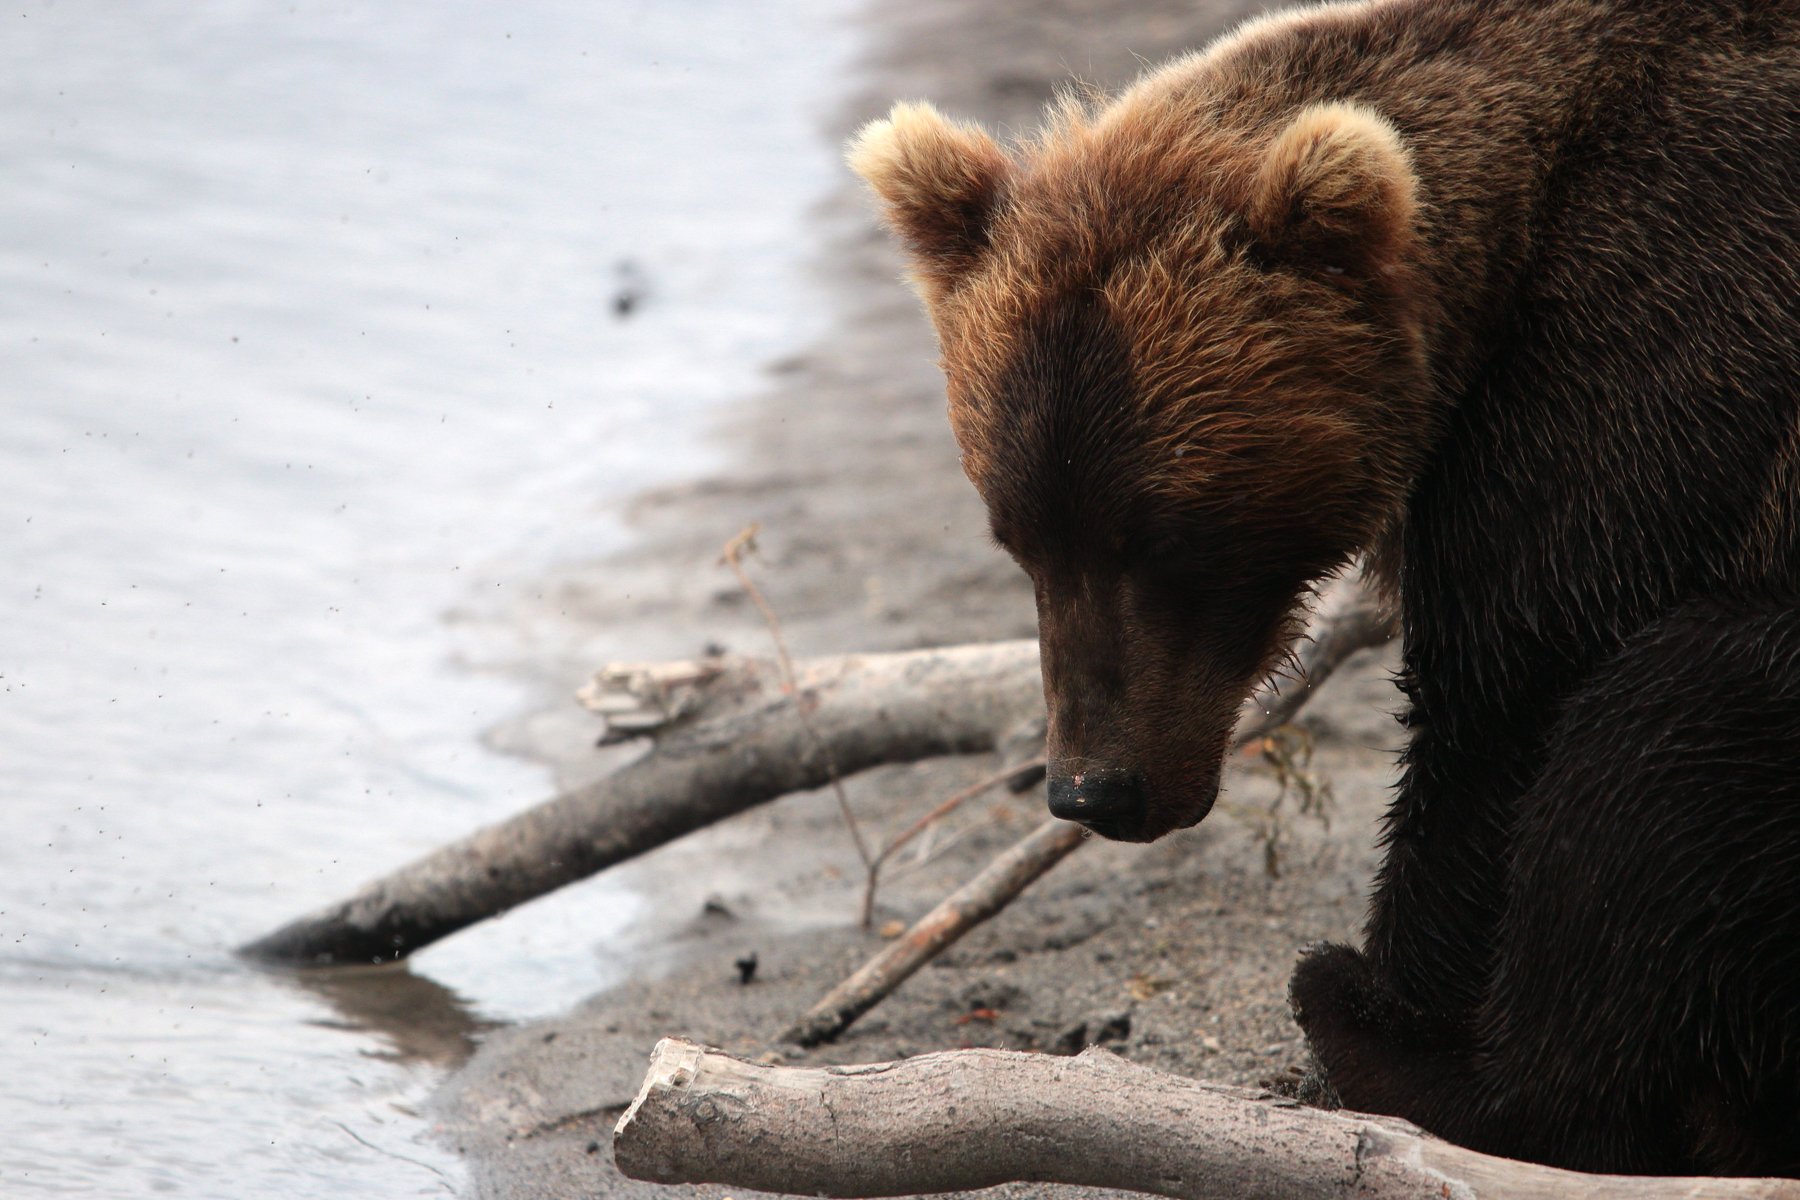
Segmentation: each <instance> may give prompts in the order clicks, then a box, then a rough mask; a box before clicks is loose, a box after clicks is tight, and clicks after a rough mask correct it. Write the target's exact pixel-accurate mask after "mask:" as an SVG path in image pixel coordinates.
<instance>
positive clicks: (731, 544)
mask: <svg viewBox="0 0 1800 1200" xmlns="http://www.w3.org/2000/svg"><path fill="white" fill-rule="evenodd" d="M761 529H762V526H761V525H758V524H756V523H755V522H752V523H751V524H749V525H746V526H745V527H744V528H743V529H741V530H739V531H738V534H737V536H736V537H734V538H732V539H731V540H730V541H728V542H726V543H725V549H724V551H723V552H722V553H721V554H720V556H719V562H720V563H721V564H723V565H725V566H728V567H730V568H731V573H732V574H733V575H735V576H737V581H738V586H739V587H741V588H743V589H744V593H745V594H746V595H748V596H749V597H750V602H751V603H752V604H754V605H756V611H757V612H759V613H761V614H762V619H763V623H764V624H766V625H767V626H768V627H769V637H770V638H771V639H773V641H774V642H775V655H776V659H777V661H779V662H780V663H781V675H782V681H783V686H785V687H786V688H787V689H788V690H789V691H792V690H794V688H795V687H796V684H795V682H794V660H793V659H792V658H791V657H790V656H789V655H788V648H787V638H786V637H785V636H783V634H782V632H781V618H780V617H778V616H776V615H775V607H774V605H772V604H770V603H769V600H768V597H766V596H764V595H763V594H762V589H761V588H759V587H757V586H756V582H755V581H754V580H752V579H751V578H750V572H748V571H746V570H745V569H744V555H746V554H754V553H755V552H756V535H757V533H758V532H760V531H761ZM800 720H801V723H802V724H804V725H806V726H807V728H808V729H809V730H811V728H812V723H811V721H810V720H808V718H807V714H806V709H805V708H804V707H802V708H801V709H800ZM812 733H813V744H814V745H815V746H816V748H817V749H818V751H819V753H820V755H822V756H823V757H824V759H825V768H826V770H828V771H829V772H830V773H831V791H832V794H833V795H834V796H836V797H837V804H838V812H839V813H840V814H841V815H842V816H843V818H844V826H845V828H847V829H849V830H850V841H851V842H852V843H853V844H854V845H855V846H856V854H857V857H859V858H861V859H862V864H863V870H864V871H866V872H867V873H868V876H869V887H870V888H871V889H873V887H874V886H875V860H874V859H873V858H871V857H870V856H869V845H868V843H867V842H866V841H864V840H863V835H862V827H861V826H859V825H858V824H857V823H856V814H855V813H853V812H851V811H850V797H848V796H846V795H845V794H844V781H843V779H842V778H840V777H839V775H838V770H837V764H836V763H835V762H834V761H833V760H832V757H831V747H829V746H827V745H826V744H825V743H824V741H823V739H821V738H820V737H819V736H818V731H817V730H812ZM862 922H863V928H864V929H867V928H868V927H869V910H868V908H867V907H866V906H865V907H864V909H863V918H862Z"/></svg>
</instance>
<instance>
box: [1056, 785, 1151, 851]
mask: <svg viewBox="0 0 1800 1200" xmlns="http://www.w3.org/2000/svg"><path fill="white" fill-rule="evenodd" d="M1050 815H1051V816H1053V817H1060V818H1061V819H1063V820H1065V821H1074V822H1076V823H1077V824H1079V825H1085V826H1087V827H1088V828H1089V829H1091V830H1093V831H1094V832H1095V833H1097V834H1099V835H1100V836H1101V837H1106V838H1118V837H1128V836H1130V834H1131V831H1132V830H1134V829H1136V828H1137V827H1138V826H1139V825H1141V824H1142V823H1143V820H1144V781H1143V780H1142V779H1141V778H1140V777H1139V776H1137V775H1135V774H1131V773H1129V772H1126V771H1086V772H1079V773H1077V774H1074V775H1062V774H1052V775H1051V776H1050Z"/></svg>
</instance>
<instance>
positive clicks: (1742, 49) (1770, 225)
mask: <svg viewBox="0 0 1800 1200" xmlns="http://www.w3.org/2000/svg"><path fill="white" fill-rule="evenodd" d="M1797 102H1800V4H1797V3H1795V0H1768V2H1761V3H1758V2H1753V0H1743V2H1739V3H1727V2H1722V0H1721V2H1711V3H1705V2H1692V0H1683V2H1677V0H1644V2H1638V3H1627V2H1625V0H1611V2H1606V0H1546V2H1543V3H1524V2H1518V3H1507V2H1502V0H1436V2H1429V0H1363V2H1360V3H1348V4H1341V5H1335V6H1324V7H1319V8H1314V9H1308V10H1304V11H1302V12H1299V13H1296V14H1283V15H1279V16H1276V17H1272V18H1268V19H1265V20H1262V21H1258V22H1253V23H1252V24H1251V25H1249V26H1247V27H1245V28H1244V29H1243V30H1241V31H1240V32H1239V33H1238V34H1236V35H1234V36H1232V37H1230V38H1227V39H1225V40H1224V41H1222V42H1220V43H1218V44H1216V45H1214V46H1213V47H1211V48H1209V49H1207V50H1205V51H1203V52H1200V53H1197V54H1194V55H1191V56H1189V57H1187V58H1184V59H1182V60H1179V61H1177V62H1175V63H1172V64H1170V65H1168V66H1166V67H1164V68H1162V69H1160V70H1158V71H1155V72H1153V73H1151V74H1149V75H1147V76H1146V77H1145V78H1144V79H1143V80H1142V81H1140V82H1139V83H1138V84H1136V85H1135V86H1133V87H1132V88H1130V89H1128V90H1127V91H1125V92H1124V93H1122V94H1121V95H1119V96H1117V97H1115V98H1113V99H1111V100H1109V101H1082V100H1078V99H1069V100H1065V101H1063V102H1062V103H1060V104H1059V105H1058V106H1057V108H1056V109H1055V110H1054V111H1053V112H1052V114H1051V116H1050V119H1049V121H1048V123H1047V125H1046V127H1045V129H1044V130H1043V132H1042V133H1040V134H1039V135H1037V136H1036V137H1035V138H1033V139H1030V140H1027V141H1024V142H1022V143H1020V144H1018V145H1016V146H1012V147H1002V146H1001V145H999V144H998V143H997V142H995V141H994V140H993V139H992V138H990V137H989V136H988V135H987V134H985V133H984V132H982V131H981V130H979V129H976V128H974V127H971V126H965V125H958V124H955V123H952V122H949V121H947V120H946V119H945V118H943V117H941V116H939V115H938V114H936V113H935V112H934V111H933V110H931V109H929V108H928V107H925V106H902V107H901V108H899V109H896V111H895V113H894V115H893V116H892V117H891V118H890V119H889V121H887V122H877V123H875V124H874V125H872V126H871V127H869V129H867V130H865V132H864V133H863V135H862V136H861V138H860V140H859V142H858V144H857V145H856V147H855V148H854V149H853V153H852V159H853V163H854V165H855V166H856V167H857V169H858V170H859V171H860V172H861V173H862V174H863V175H864V176H865V178H867V179H868V180H869V182H870V183H871V185H872V186H873V187H874V189H875V191H876V192H877V194H878V195H879V196H880V197H881V199H882V201H883V203H884V207H885V210H886V214H887V217H888V220H889V222H890V224H891V225H892V226H893V228H894V229H895V230H896V231H897V232H898V233H899V235H900V236H901V238H902V239H903V240H904V241H905V243H906V244H907V246H908V249H909V251H910V259H911V263H912V268H913V273H914V279H915V282H916V284H917V286H918V287H919V290H920V293H921V295H922V296H923V297H924V299H925V301H926V306H927V309H928V311H929V313H930V315H931V318H932V320H933V322H934V323H935V325H936V328H937V331H938V335H939V339H940V343H941V346H942V350H943V364H944V369H945V373H946V376H947V381H948V387H949V398H950V419H951V423H952V426H953V428H954V429H955V432H956V435H957V439H958V442H959V444H960V445H961V447H962V450H963V455H964V469H965V471H966V472H967V473H968V475H969V477H970V479H971V480H972V481H973V482H974V484H975V486H976V487H977V489H978V490H979V491H980V492H981V494H982V496H983V498H984V500H985V501H986V503H987V507H988V511H989V515H990V519H991V523H992V526H993V532H994V535H995V537H996V539H997V540H999V541H1000V542H1001V544H1002V545H1004V546H1006V547H1007V548H1008V549H1009V550H1010V551H1011V552H1012V553H1013V554H1014V556H1015V557H1016V558H1017V559H1018V560H1019V561H1020V563H1021V565H1022V566H1023V567H1024V568H1025V569H1026V571H1027V572H1028V573H1029V574H1030V575H1031V577H1032V579H1033V581H1034V583H1035V585H1036V589H1037V596H1038V609H1039V626H1040V635H1041V640H1042V645H1043V655H1044V668H1045V687H1046V695H1047V698H1048V701H1049V705H1050V713H1051V735H1050V740H1051V747H1050V749H1051V757H1052V786H1053V796H1054V794H1055V788H1056V787H1057V786H1058V783H1059V781H1060V786H1062V787H1063V788H1064V790H1065V793H1068V794H1076V795H1079V794H1080V792H1081V790H1082V789H1083V788H1092V789H1095V794H1096V796H1098V795H1099V794H1100V793H1099V789H1101V788H1104V787H1108V786H1111V785H1113V784H1117V783H1118V782H1119V781H1129V782H1130V783H1131V784H1132V786H1133V787H1136V786H1138V785H1140V784H1141V789H1142V793H1143V806H1142V811H1141V813H1138V814H1136V815H1134V816H1133V817H1132V818H1131V819H1129V820H1125V819H1121V820H1119V821H1115V822H1113V823H1110V824H1108V825H1106V826H1104V831H1105V832H1107V833H1108V834H1109V835H1111V836H1118V837H1125V838H1131V839H1138V840H1142V839H1148V838H1153V837H1156V836H1160V835H1161V834H1162V833H1165V832H1167V831H1168V830H1169V829H1171V828H1174V827H1176V826H1179V825H1182V824H1190V823H1192V822H1193V821H1194V820H1198V819H1199V818H1200V817H1201V816H1203V815H1205V813H1206V811H1207V810H1208V808H1209V807H1210V805H1211V803H1212V799H1213V796H1214V794H1215V792H1216V788H1217V781H1218V773H1219V765H1220V760H1221V757H1222V754H1223V749H1224V746H1225V744H1226V741H1227V739H1228V737H1229V734H1230V726H1231V722H1232V720H1233V717H1234V714H1235V712H1236V709H1237V704H1238V702H1239V700H1240V699H1241V697H1242V696H1243V695H1244V694H1245V693H1246V691H1247V690H1248V689H1249V688H1250V687H1251V686H1252V685H1253V684H1254V682H1255V681H1256V679H1257V678H1258V677H1259V676H1260V675H1261V674H1263V673H1265V672H1267V671H1268V670H1270V669H1271V668H1272V667H1273V666H1274V665H1275V664H1276V662H1277V661H1278V659H1279V657H1280V656H1281V654H1282V653H1283V652H1284V650H1285V648H1286V646H1287V645H1288V643H1289V642H1290V641H1291V639H1292V637H1293V617H1292V614H1293V613H1294V611H1295V606H1296V604H1297V602H1298V601H1299V600H1300V599H1301V598H1302V597H1303V596H1304V595H1305V593H1306V591H1307V589H1308V587H1309V586H1310V585H1312V584H1313V583H1314V582H1316V581H1317V580H1318V579H1319V578H1321V577H1322V576H1323V575H1325V574H1327V573H1328V572H1330V571H1332V570H1334V569H1337V568H1339V567H1341V566H1343V565H1344V564H1346V563H1347V562H1349V561H1350V560H1351V559H1352V558H1354V557H1355V556H1357V555H1358V554H1368V555H1371V556H1372V558H1373V562H1374V565H1375V569H1376V572H1377V574H1378V576H1379V577H1380V579H1381V581H1382V582H1383V584H1384V585H1385V586H1386V587H1387V588H1388V589H1390V590H1391V592H1392V593H1393V594H1394V595H1395V596H1396V597H1397V598H1398V600H1399V602H1400V604H1401V611H1402V617H1403V623H1404V629H1405V642H1406V650H1405V670H1404V673H1403V675H1402V679H1401V683H1402V686H1403V688H1404V689H1405V691H1406V693H1407V696H1408V699H1409V710H1408V716H1407V720H1408V722H1409V724H1410V725H1411V726H1412V727H1413V730H1414V733H1413V740H1412V744H1411V748H1410V749H1409V751H1408V754H1407V774H1406V777H1405V779H1404V781H1403V783H1402V785H1401V788H1400V792H1399V795H1398V797H1397V799H1396V801H1395V804H1394V807H1393V810H1392V812H1391V813H1390V815H1389V818H1388V824H1387V829H1386V832H1385V839H1386V844H1387V848H1388V852H1387V859H1386V862H1385V863H1384V866H1383V868H1382V872H1381V875H1380V877H1379V878H1378V879H1377V883H1376V889H1375V894H1374V897H1373V900H1372V904H1371V916H1370V920H1369V926H1368V932H1367V937H1366V943H1365V946H1364V948H1363V949H1362V950H1351V949H1348V948H1345V947H1332V948H1326V949H1324V950H1322V951H1320V952H1318V953H1316V954H1313V955H1312V956H1310V957H1309V958H1307V959H1306V960H1304V961H1303V963H1302V966H1301V969H1300V971H1299V972H1298V973H1297V975H1296V979H1295V984H1294V1000H1295V1006H1296V1015H1297V1016H1298V1017H1299V1018H1300V1020H1301V1022H1302V1024H1303V1026H1304V1027H1305V1028H1306V1029H1307V1032H1308V1035H1309V1038H1310V1040H1311V1041H1312V1044H1313V1045H1314V1047H1315V1049H1316V1050H1317V1052H1318V1054H1319V1056H1320V1058H1321V1060H1322V1061H1323V1062H1324V1064H1325V1067H1326V1068H1327V1070H1328V1072H1329V1073H1330V1075H1331V1077H1332V1080H1333V1082H1334V1083H1336V1084H1337V1086H1338V1087H1339V1088H1340V1090H1341V1091H1342V1092H1343V1094H1344V1096H1345V1099H1346V1100H1347V1101H1348V1102H1349V1103H1351V1104H1352V1105H1354V1106H1362V1107H1371V1108H1378V1109H1381V1110H1383V1111H1391V1112H1397V1113H1400V1114H1402V1115H1405V1116H1408V1117H1411V1118H1412V1119H1414V1120H1417V1121H1419V1122H1420V1123H1421V1124H1424V1125H1425V1126H1426V1127H1427V1128H1431V1129H1434V1130H1436V1131H1437V1132H1440V1133H1443V1134H1445V1135H1446V1136H1450V1137H1455V1138H1458V1139H1460V1140H1464V1141H1468V1142H1471V1143H1473V1144H1477V1145H1481V1146H1484V1147H1486V1148H1489V1149H1493V1150H1497V1151H1499V1152H1502V1153H1511V1154H1516V1155H1519V1156H1523V1157H1534V1158H1540V1159H1544V1160H1546V1161H1554V1162H1561V1163H1566V1164H1569V1165H1574V1166H1584V1167H1590V1168H1595V1169H1608V1170H1641V1171H1678V1170H1710V1171H1719V1172H1746V1171H1748V1172H1757V1171H1769V1172H1785V1171H1800V1118H1797V1117H1795V1116H1794V1115H1793V1114H1794V1113H1795V1112H1796V1111H1800V948H1797V947H1800V915H1796V914H1800V883H1796V882H1794V881H1796V880H1800V782H1796V781H1797V780H1800V749H1792V750H1782V749H1781V747H1782V746H1790V747H1800V687H1797V686H1796V681H1795V675H1796V674H1800V668H1796V667H1795V666H1794V664H1795V663H1797V662H1800V618H1797V617H1795V616H1793V615H1792V614H1793V613H1794V612H1795V611H1796V610H1797V609H1800V604H1797V603H1796V599H1797V598H1800V468H1797V467H1796V463H1797V462H1800V450H1797V449H1796V447H1800V388H1797V386H1796V383H1795V380H1796V378H1800V277H1797V275H1796V261H1797V259H1800V253H1797V249H1800V247H1797V244H1796V243H1797V241H1800V217H1797V215H1796V208H1795V203H1796V202H1795V197H1796V195H1800V114H1797V110H1796V105H1797ZM1708 663H1714V664H1717V665H1716V666H1708V665H1707V664H1708ZM1696 664H1698V665H1696ZM1659 678H1666V679H1668V680H1670V681H1671V682H1670V683H1669V684H1668V685H1667V690H1666V691H1664V692H1658V691H1656V686H1655V684H1654V682H1653V681H1654V680H1656V679H1659ZM1647 689H1648V690H1647ZM1659 705H1660V707H1659ZM1565 706H1568V707H1567V708H1566V711H1567V712H1568V713H1569V714H1570V715H1569V716H1567V717H1564V716H1563V714H1564V712H1565ZM1577 707H1579V709H1580V711H1579V712H1577V711H1576V708H1577ZM1695 710H1699V711H1703V712H1705V713H1706V714H1708V717H1709V720H1710V721H1711V724H1708V725H1707V726H1706V728H1707V729H1708V730H1710V731H1711V732H1710V733H1709V734H1708V735H1706V736H1708V737H1710V738H1712V740H1711V741H1705V740H1704V739H1702V740H1699V741H1696V740H1694V739H1695V738H1699V737H1700V735H1698V734H1690V733H1688V732H1687V731H1686V730H1685V729H1683V728H1682V727H1681V726H1680V724H1679V717H1678V715H1677V714H1681V713H1688V712H1692V711H1695ZM1727 717H1729V718H1730V719H1726V718H1727ZM1578 718H1579V719H1578ZM1577 729H1579V730H1580V731H1581V732H1580V736H1579V737H1576V736H1575V734H1574V732H1573V731H1575V730H1577ZM1752 729H1754V731H1755V733H1754V736H1752V734H1751V732H1750V731H1751V730H1752ZM1659 739H1660V740H1659ZM1758 739H1761V740H1758ZM1665 743H1666V745H1665ZM1683 754H1686V755H1687V756H1688V757H1687V758H1683ZM1784 755H1785V757H1783V756H1784ZM1689 761H1693V762H1704V763H1706V764H1708V765H1709V767H1708V774H1707V775H1706V776H1705V779H1706V783H1705V785H1704V786H1700V787H1698V788H1697V787H1696V784H1695V781H1694V779H1693V778H1692V777H1691V775H1690V774H1689V773H1688V772H1687V770H1686V768H1685V766H1684V764H1685V763H1687V762H1689ZM1733 763H1743V764H1746V765H1745V766H1744V767H1743V769H1742V770H1741V771H1740V772H1739V773H1738V774H1735V775H1734V774H1732V770H1733V768H1732V764H1733ZM1678 780H1679V782H1677V781H1678ZM1751 780H1754V781H1755V782H1754V786H1752V784H1751V782H1749V781H1751ZM1783 781H1786V782H1783ZM1732 797H1735V799H1731V798H1732ZM1759 806H1760V807H1759ZM1764 808H1766V809H1767V811H1766V812H1765V811H1764ZM1752 810H1755V811H1757V812H1758V813H1760V814H1761V815H1759V816H1758V817H1757V818H1756V820H1755V822H1752V821H1751V819H1750V818H1749V817H1747V816H1746V817H1735V816H1734V814H1735V813H1748V812H1750V811H1752ZM1696 813H1700V814H1703V815H1704V816H1705V819H1704V820H1700V821H1696V820H1695V814H1696ZM1577 828H1579V829H1582V830H1584V831H1585V833H1584V839H1585V840H1582V841H1580V842H1579V843H1577V842H1573V841H1571V840H1570V837H1569V836H1568V835H1567V834H1566V831H1567V830H1570V829H1577ZM1627 846H1629V847H1630V851H1629V853H1627V851H1626V850H1625V847H1627ZM1570 855H1574V857H1573V858H1570ZM1734 858H1736V859H1739V860H1743V859H1745V858H1752V859H1755V861H1756V862H1757V863H1758V864H1759V866H1758V867H1757V868H1756V870H1755V871H1753V872H1752V873H1751V876H1750V877H1749V878H1748V879H1741V878H1738V877H1736V876H1734V877H1733V878H1732V880H1731V886H1730V888H1726V887H1725V886H1724V884H1723V883H1722V881H1721V878H1720V877H1719V876H1718V875H1716V874H1710V875H1709V874H1708V871H1714V872H1717V871H1723V870H1725V869H1726V868H1725V867H1723V866H1720V865H1719V864H1723V863H1728V862H1730V861H1732V860H1733V859H1734ZM1551 864H1558V865H1556V866H1555V867H1554V869H1553V868H1552V866H1551ZM1696 864H1702V865H1701V866H1696ZM1708 864H1710V865H1708ZM1559 881H1566V883H1565V882H1559ZM1527 883H1529V886H1527ZM1740 891H1741V892H1742V895H1741V897H1740V903H1739V904H1738V905H1737V906H1736V907H1733V906H1731V905H1725V904H1724V902H1723V901H1722V900H1721V897H1722V896H1724V895H1725V894H1726V893H1727V892H1731V893H1732V894H1737V892H1740ZM1751 911H1754V912H1756V913H1758V914H1761V915H1760V916H1759V917H1758V919H1757V921H1754V922H1751V921H1746V920H1744V919H1741V918H1740V917H1739V916H1738V915H1737V914H1740V913H1743V912H1751ZM1696 914H1698V915H1696ZM1770 963H1774V964H1778V965H1776V966H1773V967H1771V966H1768V965H1767V964H1770ZM1759 989H1760V990H1759ZM1559 1039H1560V1040H1559ZM1678 1047H1679V1048H1680V1049H1678ZM1694 1047H1698V1048H1699V1049H1697V1050H1696V1049H1694Z"/></svg>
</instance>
